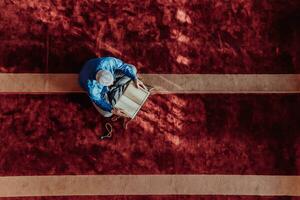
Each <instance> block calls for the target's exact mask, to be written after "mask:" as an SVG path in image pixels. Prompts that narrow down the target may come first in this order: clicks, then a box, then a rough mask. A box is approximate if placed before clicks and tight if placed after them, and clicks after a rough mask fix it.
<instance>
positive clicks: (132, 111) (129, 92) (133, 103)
mask: <svg viewBox="0 0 300 200" xmlns="http://www.w3.org/2000/svg"><path fill="white" fill-rule="evenodd" d="M149 95H150V92H149V91H147V90H144V89H142V88H139V89H138V88H136V87H135V86H134V84H133V82H130V84H129V85H128V86H127V88H126V90H125V92H124V93H123V95H122V96H121V97H120V98H119V100H118V101H117V103H116V105H115V107H116V108H119V109H122V110H124V112H125V113H126V114H127V115H128V116H129V117H130V118H131V119H133V118H134V117H135V116H136V114H137V113H138V112H139V110H140V109H141V107H142V106H143V104H144V103H145V101H146V100H147V98H148V97H149Z"/></svg>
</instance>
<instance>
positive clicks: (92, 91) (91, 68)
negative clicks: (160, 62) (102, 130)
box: [79, 57, 137, 112]
mask: <svg viewBox="0 0 300 200" xmlns="http://www.w3.org/2000/svg"><path fill="white" fill-rule="evenodd" d="M99 70H107V71H109V72H110V73H112V75H113V76H114V79H115V78H116V77H115V72H117V70H120V71H121V72H122V73H124V74H125V75H126V76H128V77H130V78H131V79H132V80H135V79H136V78H137V77H136V68H135V67H134V66H133V65H130V64H126V63H124V62H123V61H121V60H119V59H117V58H114V57H102V58H95V59H91V60H89V61H87V62H86V63H85V64H84V66H83V68H82V70H81V71H80V75H79V82H80V85H81V87H82V88H83V89H84V90H86V91H87V93H88V95H89V97H90V99H91V100H92V101H93V102H94V103H95V104H96V105H97V106H99V107H100V108H101V109H102V110H104V111H107V112H111V111H112V105H111V103H110V102H109V101H108V98H107V93H108V92H109V88H108V87H107V86H104V85H101V84H100V83H99V82H98V81H96V74H97V72H98V71H99ZM115 80H116V79H115Z"/></svg>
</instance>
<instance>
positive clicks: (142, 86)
mask: <svg viewBox="0 0 300 200" xmlns="http://www.w3.org/2000/svg"><path fill="white" fill-rule="evenodd" d="M134 85H135V87H136V88H142V89H144V90H148V89H147V87H146V86H145V85H144V83H143V82H142V81H140V80H139V79H135V80H134Z"/></svg>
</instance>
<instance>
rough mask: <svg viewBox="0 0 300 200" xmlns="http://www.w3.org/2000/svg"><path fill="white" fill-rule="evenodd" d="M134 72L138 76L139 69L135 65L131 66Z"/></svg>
mask: <svg viewBox="0 0 300 200" xmlns="http://www.w3.org/2000/svg"><path fill="white" fill-rule="evenodd" d="M131 67H132V70H133V72H134V73H135V74H136V73H137V69H136V67H135V66H134V65H131Z"/></svg>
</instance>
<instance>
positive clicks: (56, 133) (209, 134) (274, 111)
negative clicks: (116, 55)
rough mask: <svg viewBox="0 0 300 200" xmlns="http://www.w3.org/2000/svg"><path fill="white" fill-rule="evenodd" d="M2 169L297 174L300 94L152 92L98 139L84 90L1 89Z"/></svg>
mask: <svg viewBox="0 0 300 200" xmlns="http://www.w3.org/2000/svg"><path fill="white" fill-rule="evenodd" d="M0 102H1V104H0V123H1V126H0V134H1V135H0V145H1V146H2V148H0V175H2V176H9V175H42V174H43V175H44V174H46V175H51V174H269V175H298V174H300V160H299V157H300V138H299V134H300V124H299V119H300V112H299V108H300V107H299V105H300V96H299V95H288V94H282V95H275V94H273V95H272V94H268V95H250V94H249V95H154V96H151V97H150V100H149V101H148V102H146V104H145V106H144V108H143V111H141V113H140V114H139V115H138V116H137V118H136V119H135V120H134V121H132V122H130V124H129V125H128V128H127V130H123V129H122V127H121V125H120V124H121V123H119V122H115V123H113V125H114V127H115V131H114V135H113V138H112V139H111V140H105V141H99V140H98V139H97V138H98V136H99V135H100V134H101V133H103V125H104V119H103V118H101V117H100V115H99V114H98V113H97V111H96V110H95V109H94V107H93V106H92V105H91V104H90V103H89V100H88V97H87V96H85V95H84V94H82V95H1V96H0Z"/></svg>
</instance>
